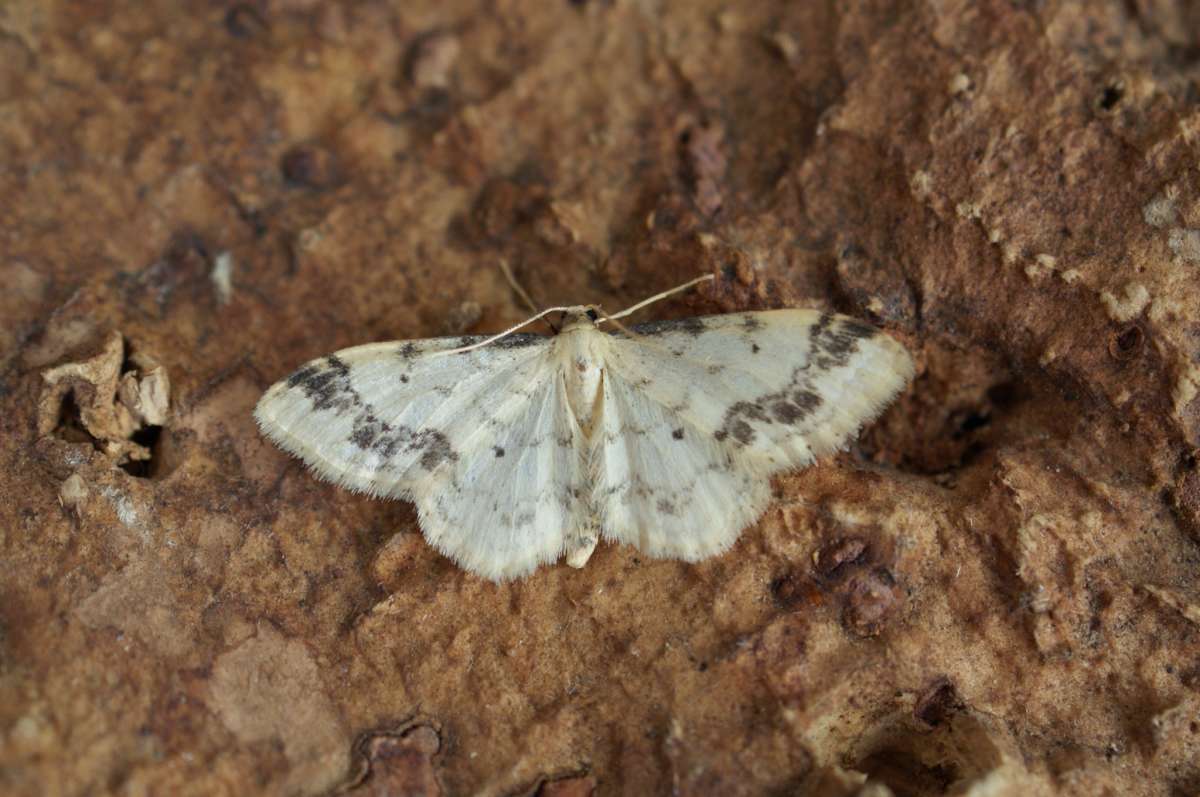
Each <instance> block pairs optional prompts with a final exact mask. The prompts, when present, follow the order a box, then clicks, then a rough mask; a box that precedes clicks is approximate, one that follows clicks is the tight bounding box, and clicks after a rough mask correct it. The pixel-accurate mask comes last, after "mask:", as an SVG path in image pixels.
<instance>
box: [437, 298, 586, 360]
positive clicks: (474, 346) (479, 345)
mask: <svg viewBox="0 0 1200 797" xmlns="http://www.w3.org/2000/svg"><path fill="white" fill-rule="evenodd" d="M570 310H571V308H570V307H547V308H546V309H545V310H542V311H541V312H540V313H538V314H536V315H533V316H530V317H529V318H526V319H525V320H524V321H522V322H521V323H519V324H516V325H514V326H511V327H509V328H508V329H506V330H504V331H503V332H498V333H496V334H495V335H492V336H491V337H490V338H484V339H483V340H481V341H479V342H478V343H472V344H471V345H470V346H460V347H458V348H457V349H446V350H445V351H438V352H433V353H432V354H431V355H430V356H431V357H440V356H442V355H446V354H462V353H463V352H467V351H471V350H472V349H481V348H483V347H484V346H487V345H488V344H490V343H495V342H496V341H498V340H500V339H501V338H506V337H508V336H509V335H511V334H512V333H514V332H516V331H517V330H518V329H520V328H521V327H523V326H525V325H526V324H532V323H533V322H534V321H537V320H538V319H539V318H542V317H543V316H545V315H547V314H548V313H560V312H569V311H570Z"/></svg>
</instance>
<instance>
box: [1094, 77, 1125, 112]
mask: <svg viewBox="0 0 1200 797" xmlns="http://www.w3.org/2000/svg"><path fill="white" fill-rule="evenodd" d="M1124 97H1125V90H1124V89H1123V88H1122V87H1121V85H1120V84H1119V83H1112V84H1110V85H1108V86H1105V87H1104V92H1103V93H1102V94H1101V95H1100V103H1099V104H1100V109H1101V110H1104V111H1111V110H1112V109H1113V108H1116V107H1117V103H1119V102H1120V101H1121V100H1122V99H1123V98H1124Z"/></svg>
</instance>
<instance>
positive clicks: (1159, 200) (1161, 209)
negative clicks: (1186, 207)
mask: <svg viewBox="0 0 1200 797" xmlns="http://www.w3.org/2000/svg"><path fill="white" fill-rule="evenodd" d="M1178 197H1179V189H1177V188H1175V187H1174V186H1171V187H1168V188H1166V189H1165V190H1164V191H1163V192H1162V193H1161V194H1159V195H1158V196H1156V197H1154V198H1153V199H1151V200H1150V201H1149V202H1147V203H1146V204H1145V205H1144V206H1143V207H1142V218H1143V219H1145V221H1146V223H1147V224H1149V225H1150V226H1151V227H1169V226H1171V225H1172V224H1174V223H1175V218H1176V216H1177V213H1178V211H1177V210H1176V207H1175V202H1176V200H1177V199H1178Z"/></svg>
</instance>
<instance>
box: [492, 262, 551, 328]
mask: <svg viewBox="0 0 1200 797" xmlns="http://www.w3.org/2000/svg"><path fill="white" fill-rule="evenodd" d="M500 271H502V272H503V273H504V278H505V279H506V280H508V287H510V288H512V289H513V293H515V294H517V296H519V297H520V298H521V301H522V302H524V303H525V309H526V310H528V311H529V312H531V313H536V312H538V305H537V302H535V301H534V300H533V297H531V296H530V295H529V293H528V292H527V291H526V290H525V289H524V288H523V287H521V283H519V282H517V278H516V276H515V275H514V274H513V272H512V269H511V268H509V265H508V261H507V260H505V259H504V258H500ZM543 320H545V321H546V326H548V327H550V329H551V331H553V332H554V334H555V335H557V334H558V330H559V328H558V327H557V326H555V324H554V322H553V321H550V320H548V319H543Z"/></svg>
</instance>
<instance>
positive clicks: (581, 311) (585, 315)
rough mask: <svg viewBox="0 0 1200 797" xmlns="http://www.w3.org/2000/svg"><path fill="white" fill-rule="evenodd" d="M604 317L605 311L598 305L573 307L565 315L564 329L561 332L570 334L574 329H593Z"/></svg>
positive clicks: (563, 320)
mask: <svg viewBox="0 0 1200 797" xmlns="http://www.w3.org/2000/svg"><path fill="white" fill-rule="evenodd" d="M604 317H605V315H604V311H603V310H601V309H600V306H599V305H596V304H587V305H579V306H577V307H571V308H569V309H568V310H566V311H565V312H564V313H563V319H562V328H561V329H560V330H559V331H560V332H570V331H571V330H573V329H591V328H593V327H595V326H596V323H597V322H598V321H599V320H600V319H602V318H604Z"/></svg>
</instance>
